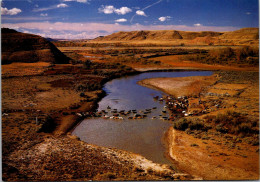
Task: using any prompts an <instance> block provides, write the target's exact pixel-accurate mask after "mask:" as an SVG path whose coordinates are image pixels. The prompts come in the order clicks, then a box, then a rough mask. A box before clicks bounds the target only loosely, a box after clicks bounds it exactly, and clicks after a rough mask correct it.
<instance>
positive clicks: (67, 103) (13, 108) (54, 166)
mask: <svg viewBox="0 0 260 182" xmlns="http://www.w3.org/2000/svg"><path fill="white" fill-rule="evenodd" d="M14 67H15V69H14ZM81 67H82V66H80V65H50V64H34V63H33V64H31V63H21V67H20V66H19V63H15V65H4V66H3V69H4V70H5V71H4V72H3V74H2V85H3V86H2V96H3V100H2V103H3V107H2V109H3V110H2V113H3V114H2V139H3V155H2V156H3V180H5V181H10V180H11V181H17V180H19V181H20V180H30V181H33V180H36V181H39V180H48V181H49V180H81V181H87V180H126V179H127V180H173V179H183V180H184V179H192V177H191V176H190V175H185V174H180V173H176V171H174V170H173V169H171V168H170V167H168V166H166V165H159V164H156V163H153V162H152V161H149V160H147V159H145V158H144V157H142V156H141V155H139V154H133V153H130V152H127V151H120V150H117V149H112V148H106V147H98V146H94V145H89V144H87V143H85V142H82V141H79V140H78V138H77V137H76V136H73V135H71V134H70V133H67V132H68V131H69V130H70V129H72V128H73V127H74V126H75V125H76V124H77V123H78V122H79V121H81V120H82V119H83V118H84V116H85V117H88V116H92V115H93V114H95V109H96V108H97V103H98V101H99V100H100V99H101V98H102V97H103V96H104V92H103V91H101V90H99V89H101V88H102V84H104V83H106V81H109V79H106V78H105V77H104V76H102V75H101V74H100V73H101V70H97V71H99V72H100V73H99V72H97V73H95V74H93V72H92V70H87V69H82V68H81ZM101 69H102V68H101ZM110 69H111V68H110ZM111 72H113V74H112V76H111V77H110V79H112V78H113V77H118V76H120V75H121V74H122V73H123V72H122V71H120V69H119V72H120V75H117V70H116V69H114V68H112V69H111ZM18 73H19V74H18ZM103 73H109V69H107V68H105V69H102V74H103ZM129 74H130V75H131V74H134V72H131V70H130V72H129ZM97 84H100V87H99V85H97ZM89 85H96V87H95V88H93V90H87V91H86V90H84V88H83V87H85V86H89ZM82 88H83V89H82ZM91 89H92V88H91Z"/></svg>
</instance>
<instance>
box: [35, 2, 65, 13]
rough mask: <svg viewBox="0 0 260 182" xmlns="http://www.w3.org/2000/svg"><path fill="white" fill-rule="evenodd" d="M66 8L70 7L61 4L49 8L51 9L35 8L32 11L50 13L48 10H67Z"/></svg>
mask: <svg viewBox="0 0 260 182" xmlns="http://www.w3.org/2000/svg"><path fill="white" fill-rule="evenodd" d="M66 7H69V6H68V5H67V4H64V3H61V4H57V5H53V6H49V7H44V8H35V9H33V10H32V11H33V12H41V11H48V10H52V9H57V8H66Z"/></svg>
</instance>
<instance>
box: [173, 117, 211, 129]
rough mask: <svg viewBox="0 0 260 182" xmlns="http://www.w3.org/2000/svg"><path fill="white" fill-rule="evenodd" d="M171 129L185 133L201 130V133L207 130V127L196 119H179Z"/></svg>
mask: <svg viewBox="0 0 260 182" xmlns="http://www.w3.org/2000/svg"><path fill="white" fill-rule="evenodd" d="M173 127H174V128H175V129H177V130H182V131H185V130H186V129H187V130H203V131H206V130H208V126H206V125H205V124H204V122H203V120H201V119H198V118H193V119H186V118H181V119H179V120H178V121H176V122H175V123H174V124H173Z"/></svg>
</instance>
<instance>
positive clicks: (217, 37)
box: [91, 28, 259, 45]
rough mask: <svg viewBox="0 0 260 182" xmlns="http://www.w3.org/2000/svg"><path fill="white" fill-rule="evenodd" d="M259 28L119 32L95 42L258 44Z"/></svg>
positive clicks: (97, 39)
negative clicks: (220, 30) (222, 30)
mask: <svg viewBox="0 0 260 182" xmlns="http://www.w3.org/2000/svg"><path fill="white" fill-rule="evenodd" d="M258 37H259V29H258V28H242V29H240V30H236V31H232V32H211V31H202V32H189V31H177V30H156V31H132V32H117V33H114V34H111V35H109V36H105V37H99V38H96V39H94V40H92V41H91V42H93V43H100V42H103V43H111V42H113V43H122V45H127V44H136V45H140V44H154V45H250V44H255V45H258Z"/></svg>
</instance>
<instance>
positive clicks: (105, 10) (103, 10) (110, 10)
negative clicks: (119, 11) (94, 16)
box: [98, 5, 115, 14]
mask: <svg viewBox="0 0 260 182" xmlns="http://www.w3.org/2000/svg"><path fill="white" fill-rule="evenodd" d="M98 11H99V12H100V13H105V14H112V13H114V11H115V7H114V6H111V5H109V6H103V5H102V7H101V8H98Z"/></svg>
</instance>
